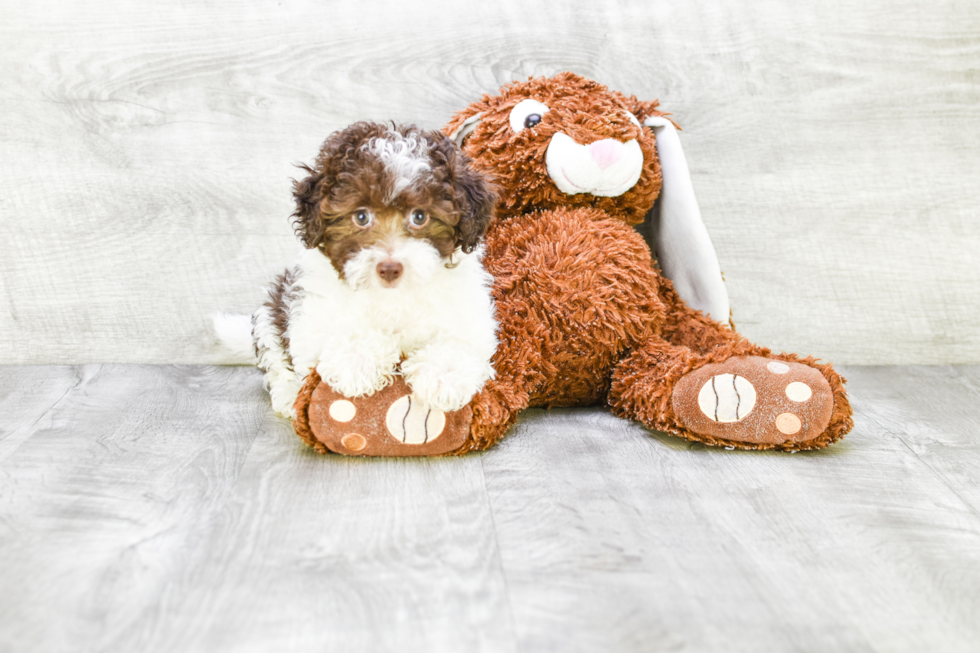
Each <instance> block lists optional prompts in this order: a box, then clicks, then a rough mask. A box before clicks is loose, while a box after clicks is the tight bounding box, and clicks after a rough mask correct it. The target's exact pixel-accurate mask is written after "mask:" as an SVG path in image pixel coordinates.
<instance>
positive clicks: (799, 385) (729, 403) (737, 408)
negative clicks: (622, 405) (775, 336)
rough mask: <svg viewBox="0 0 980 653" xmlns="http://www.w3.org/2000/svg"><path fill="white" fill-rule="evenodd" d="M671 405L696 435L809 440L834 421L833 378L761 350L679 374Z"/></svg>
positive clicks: (767, 441) (779, 441)
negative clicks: (771, 355) (764, 355)
mask: <svg viewBox="0 0 980 653" xmlns="http://www.w3.org/2000/svg"><path fill="white" fill-rule="evenodd" d="M671 406H672V408H673V409H674V413H675V414H676V415H677V418H678V419H679V421H680V423H681V424H682V425H683V426H684V427H685V428H687V429H689V430H690V431H691V432H693V433H694V434H695V435H703V436H710V437H713V438H719V439H724V440H730V441H733V442H745V443H750V444H783V443H786V442H805V441H807V440H812V439H813V438H816V437H817V436H818V435H820V434H821V433H822V432H823V431H824V430H825V429H826V428H827V425H828V424H829V423H830V417H831V414H832V412H833V407H834V397H833V392H832V391H831V389H830V384H829V383H828V382H827V380H826V379H825V378H824V377H823V374H821V373H820V370H818V369H816V368H813V367H810V366H809V365H804V364H803V363H796V362H791V361H779V360H773V359H768V358H763V357H761V356H736V357H734V358H730V359H728V360H726V361H723V362H721V363H709V364H708V365H705V366H703V367H700V368H698V369H696V370H692V371H690V372H688V373H687V374H685V375H684V376H683V377H681V378H680V380H678V382H677V385H675V386H674V392H673V395H672V397H671Z"/></svg>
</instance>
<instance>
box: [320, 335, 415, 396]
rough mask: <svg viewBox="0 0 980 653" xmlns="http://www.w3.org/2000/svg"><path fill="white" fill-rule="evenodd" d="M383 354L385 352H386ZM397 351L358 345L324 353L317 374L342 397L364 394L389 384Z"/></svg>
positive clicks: (395, 362) (392, 375)
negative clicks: (378, 350)
mask: <svg viewBox="0 0 980 653" xmlns="http://www.w3.org/2000/svg"><path fill="white" fill-rule="evenodd" d="M386 354H387V355H386ZM397 362H398V354H397V352H394V354H391V353H390V352H384V351H382V352H377V351H373V350H372V349H370V348H366V347H362V346H351V347H349V348H346V349H343V350H339V351H335V352H324V353H323V355H322V356H321V358H320V363H319V364H318V365H317V366H316V371H317V374H319V375H320V378H321V379H323V381H325V382H326V383H328V384H329V385H330V386H331V387H332V388H334V389H335V390H336V391H337V392H339V393H340V394H342V395H344V396H345V397H351V398H353V397H367V396H370V395H373V394H374V393H375V392H377V391H378V390H380V389H382V388H384V387H385V386H387V385H388V384H390V383H391V381H392V378H393V377H394V373H395V365H396V364H397Z"/></svg>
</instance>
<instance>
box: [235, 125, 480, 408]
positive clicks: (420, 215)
mask: <svg viewBox="0 0 980 653" xmlns="http://www.w3.org/2000/svg"><path fill="white" fill-rule="evenodd" d="M302 167H303V169H304V170H305V171H306V173H307V176H306V177H305V178H304V179H302V180H299V181H296V182H294V197H295V200H296V209H295V212H294V214H293V226H294V229H295V232H296V235H297V237H298V238H299V240H300V241H301V242H302V244H303V246H304V248H305V249H304V251H303V252H302V254H301V255H300V259H299V262H298V263H297V264H296V265H295V266H294V267H292V268H290V269H287V270H286V271H285V272H284V273H282V274H281V275H280V276H279V277H278V278H277V279H276V280H275V282H274V283H273V285H272V286H271V288H270V289H269V300H268V301H267V302H266V303H265V304H264V305H263V306H262V307H261V308H259V309H258V310H257V311H256V312H255V314H254V315H253V318H252V324H253V328H252V334H253V339H254V346H255V355H256V357H257V360H258V366H259V367H260V368H261V369H262V370H263V371H265V375H266V383H267V385H268V387H269V392H270V395H271V397H272V405H273V408H274V409H275V410H276V411H277V412H279V413H281V414H283V415H286V416H289V417H292V416H294V412H293V410H294V409H293V403H294V401H295V399H296V395H297V393H298V391H299V389H300V387H301V386H302V384H303V381H304V379H305V378H306V377H307V375H308V374H309V373H310V371H311V370H313V369H316V370H317V372H318V373H319V374H320V377H321V378H322V379H323V380H324V381H326V382H327V383H329V384H330V385H331V386H333V387H334V388H335V389H336V390H338V391H339V392H341V393H342V394H344V395H347V396H349V397H356V396H364V395H370V394H372V393H373V392H375V391H377V390H379V389H380V388H382V387H384V386H385V385H387V384H388V383H389V382H390V381H391V378H392V375H393V374H394V373H395V372H396V368H398V367H399V365H400V370H401V373H402V374H404V375H405V379H406V381H407V382H408V384H409V385H410V386H411V387H412V390H413V392H414V394H415V395H416V396H418V397H419V398H420V399H421V400H422V401H424V402H426V403H428V404H429V405H432V406H433V407H436V408H439V409H442V410H446V411H450V410H456V409H459V408H461V407H462V406H464V405H466V403H467V402H469V400H470V399H471V397H472V396H473V394H475V393H476V392H477V391H478V390H480V388H481V387H482V386H483V384H484V383H485V382H486V381H487V380H488V379H490V378H492V376H493V368H492V367H491V365H490V358H491V356H492V355H493V352H494V350H495V348H496V345H497V341H496V336H495V328H496V324H495V322H494V319H493V304H492V300H491V296H490V284H491V279H490V277H489V275H488V274H487V273H486V272H485V271H484V270H483V267H482V266H481V264H480V257H481V254H482V248H481V246H480V242H481V239H482V238H483V236H484V233H485V232H486V229H487V226H488V224H489V223H490V221H491V218H492V217H493V210H494V205H495V203H496V199H497V198H496V195H495V193H494V191H493V188H492V187H491V186H490V185H489V183H488V182H487V181H486V179H485V178H484V177H483V176H482V175H480V174H478V173H477V172H475V171H474V170H473V169H471V167H470V162H469V159H468V157H466V156H465V155H464V154H463V153H462V152H460V151H459V149H458V148H457V147H456V145H455V144H454V143H453V141H452V140H450V139H449V138H447V137H445V136H444V135H443V134H441V133H440V132H436V131H424V130H421V129H419V128H417V127H415V126H394V125H391V126H389V125H384V124H378V123H370V122H359V123H355V124H353V125H351V126H350V127H348V128H346V129H344V130H341V131H338V132H336V133H334V134H332V135H331V136H330V137H329V138H328V139H327V140H326V142H324V144H323V146H322V148H321V149H320V153H319V155H318V156H317V158H316V161H315V163H314V164H313V165H312V166H302Z"/></svg>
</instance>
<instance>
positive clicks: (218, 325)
mask: <svg viewBox="0 0 980 653" xmlns="http://www.w3.org/2000/svg"><path fill="white" fill-rule="evenodd" d="M211 326H212V328H213V329H214V333H215V335H216V336H217V337H218V340H219V341H220V342H221V344H222V346H223V347H224V348H225V350H226V351H227V352H228V353H229V354H230V356H231V360H230V361H229V363H232V364H234V365H255V349H254V347H253V344H252V320H251V318H250V317H249V316H248V315H233V314H230V313H215V314H214V315H212V316H211Z"/></svg>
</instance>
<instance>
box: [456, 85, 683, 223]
mask: <svg viewBox="0 0 980 653" xmlns="http://www.w3.org/2000/svg"><path fill="white" fill-rule="evenodd" d="M657 105H658V102H657V101H652V102H641V101H640V100H637V99H636V97H634V96H630V97H627V96H625V95H623V94H622V93H617V92H615V91H610V90H609V89H608V88H606V87H605V86H603V85H602V84H599V83H598V82H595V81H592V80H590V79H586V78H584V77H580V76H579V75H575V74H573V73H568V72H565V73H560V74H558V75H555V76H554V77H550V78H544V77H537V78H531V79H529V80H528V81H526V82H514V83H512V84H508V85H506V86H504V87H503V88H502V89H500V93H499V94H498V95H485V96H484V97H483V98H482V99H480V100H479V101H477V102H474V103H473V104H471V105H470V106H469V107H467V108H466V109H464V110H463V111H461V112H459V113H457V114H456V115H455V116H454V117H453V119H452V120H451V121H450V122H449V124H448V125H446V127H445V132H446V133H447V134H449V135H452V136H453V137H454V138H456V140H457V141H458V142H462V143H463V149H464V151H465V152H466V154H468V155H469V156H470V157H471V158H472V159H473V161H474V164H475V165H476V166H477V167H478V168H479V169H480V170H482V171H484V172H487V173H489V174H490V175H491V176H492V177H493V179H494V181H495V182H496V184H497V186H498V189H499V191H500V195H501V199H500V203H499V204H498V213H499V215H501V216H502V217H506V215H507V214H508V213H509V214H514V213H525V212H528V211H534V210H540V209H554V208H558V207H592V208H596V209H600V210H603V211H606V212H608V213H609V214H610V215H614V216H618V217H620V218H622V219H624V220H625V221H626V222H628V223H630V224H636V223H639V222H641V221H642V220H643V216H644V215H645V214H646V213H647V212H648V211H649V210H650V209H651V208H652V207H653V203H654V201H655V200H656V199H657V195H658V193H659V192H660V185H661V177H660V163H659V161H658V159H657V148H656V142H655V136H654V133H653V130H651V129H649V128H648V127H644V126H643V121H644V120H645V119H646V118H649V117H651V116H663V115H665V114H663V113H661V112H659V111H657V110H656V107H657Z"/></svg>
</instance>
